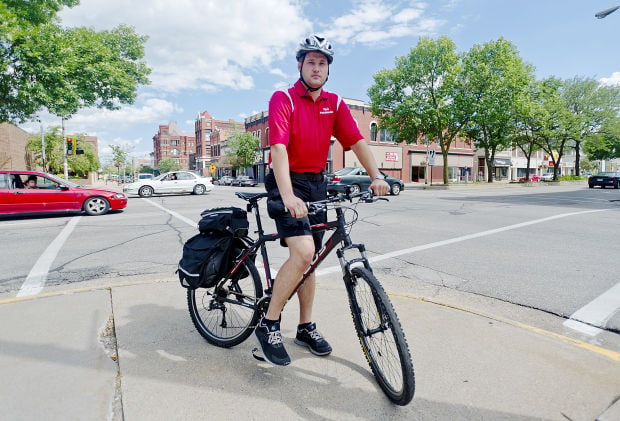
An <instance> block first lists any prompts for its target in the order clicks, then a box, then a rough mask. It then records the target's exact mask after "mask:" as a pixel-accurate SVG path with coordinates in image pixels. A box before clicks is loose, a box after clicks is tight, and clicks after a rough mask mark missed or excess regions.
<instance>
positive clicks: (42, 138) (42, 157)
mask: <svg viewBox="0 0 620 421" xmlns="http://www.w3.org/2000/svg"><path fill="white" fill-rule="evenodd" d="M39 123H41V160H42V161H43V172H47V169H46V167H45V134H44V133H43V122H42V121H41V120H39Z"/></svg>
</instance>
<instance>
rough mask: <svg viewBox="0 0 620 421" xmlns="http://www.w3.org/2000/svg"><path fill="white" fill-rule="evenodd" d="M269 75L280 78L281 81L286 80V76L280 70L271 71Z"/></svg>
mask: <svg viewBox="0 0 620 421" xmlns="http://www.w3.org/2000/svg"><path fill="white" fill-rule="evenodd" d="M269 73H270V74H272V75H276V76H280V77H281V78H283V79H287V78H288V75H287V74H286V73H284V72H283V71H282V69H271V70H269Z"/></svg>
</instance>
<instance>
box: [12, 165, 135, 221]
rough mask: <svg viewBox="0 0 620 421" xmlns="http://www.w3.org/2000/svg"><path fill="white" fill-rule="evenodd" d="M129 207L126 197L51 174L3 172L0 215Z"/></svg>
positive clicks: (100, 212) (100, 211) (90, 212)
mask: <svg viewBox="0 0 620 421" xmlns="http://www.w3.org/2000/svg"><path fill="white" fill-rule="evenodd" d="M126 206H127V196H125V195H124V194H123V193H118V192H113V191H109V190H98V189H89V188H85V187H82V186H80V185H79V184H76V183H72V182H71V181H67V180H63V179H62V178H58V177H56V176H54V175H51V174H46V173H42V172H35V171H0V215H10V214H22V213H41V212H45V213H48V212H86V213H87V214H88V215H103V214H105V213H107V212H108V211H110V210H120V209H124V208H125V207H126Z"/></svg>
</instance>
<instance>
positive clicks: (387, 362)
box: [345, 267, 415, 405]
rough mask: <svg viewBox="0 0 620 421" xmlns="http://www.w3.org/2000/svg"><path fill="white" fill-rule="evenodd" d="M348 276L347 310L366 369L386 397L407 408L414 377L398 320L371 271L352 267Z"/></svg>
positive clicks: (407, 348)
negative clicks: (370, 372)
mask: <svg viewBox="0 0 620 421" xmlns="http://www.w3.org/2000/svg"><path fill="white" fill-rule="evenodd" d="M351 276H352V278H351V282H345V283H346V289H347V294H348V295H349V307H350V309H351V315H352V317H353V324H354V325H355V330H356V332H357V337H358V339H359V342H360V345H361V347H362V351H363V352H364V355H365V356H366V360H367V361H368V365H369V366H370V369H371V370H372V373H373V374H374V376H375V379H376V380H377V383H378V384H379V387H381V389H382V390H383V392H384V393H385V394H386V395H387V397H388V398H389V399H390V400H391V401H392V402H394V403H395V404H397V405H407V404H408V403H409V402H411V400H412V399H413V395H414V393H415V375H414V371H413V363H412V361H411V354H410V353H409V346H408V345H407V340H406V339H405V334H404V332H403V330H402V327H401V325H400V321H399V320H398V316H397V315H396V312H395V311H394V308H393V307H392V303H391V302H390V299H389V298H388V296H387V294H386V293H385V291H384V289H383V287H382V286H381V284H380V283H379V281H377V278H376V277H375V276H374V275H373V273H372V272H371V271H369V270H368V269H366V268H362V267H356V268H353V269H352V270H351Z"/></svg>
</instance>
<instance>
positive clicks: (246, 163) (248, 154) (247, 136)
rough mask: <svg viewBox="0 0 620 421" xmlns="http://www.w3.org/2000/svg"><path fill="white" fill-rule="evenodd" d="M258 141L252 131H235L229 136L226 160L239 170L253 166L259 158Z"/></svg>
mask: <svg viewBox="0 0 620 421" xmlns="http://www.w3.org/2000/svg"><path fill="white" fill-rule="evenodd" d="M258 141H259V140H258V138H257V137H254V136H253V135H252V134H251V133H245V132H234V133H233V134H232V135H231V136H230V137H229V138H228V142H227V147H228V150H227V152H226V161H227V162H228V163H229V165H230V166H231V167H232V168H235V169H239V170H242V169H244V168H247V167H251V166H252V165H254V164H255V163H256V160H257V158H258V147H259V144H258Z"/></svg>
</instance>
